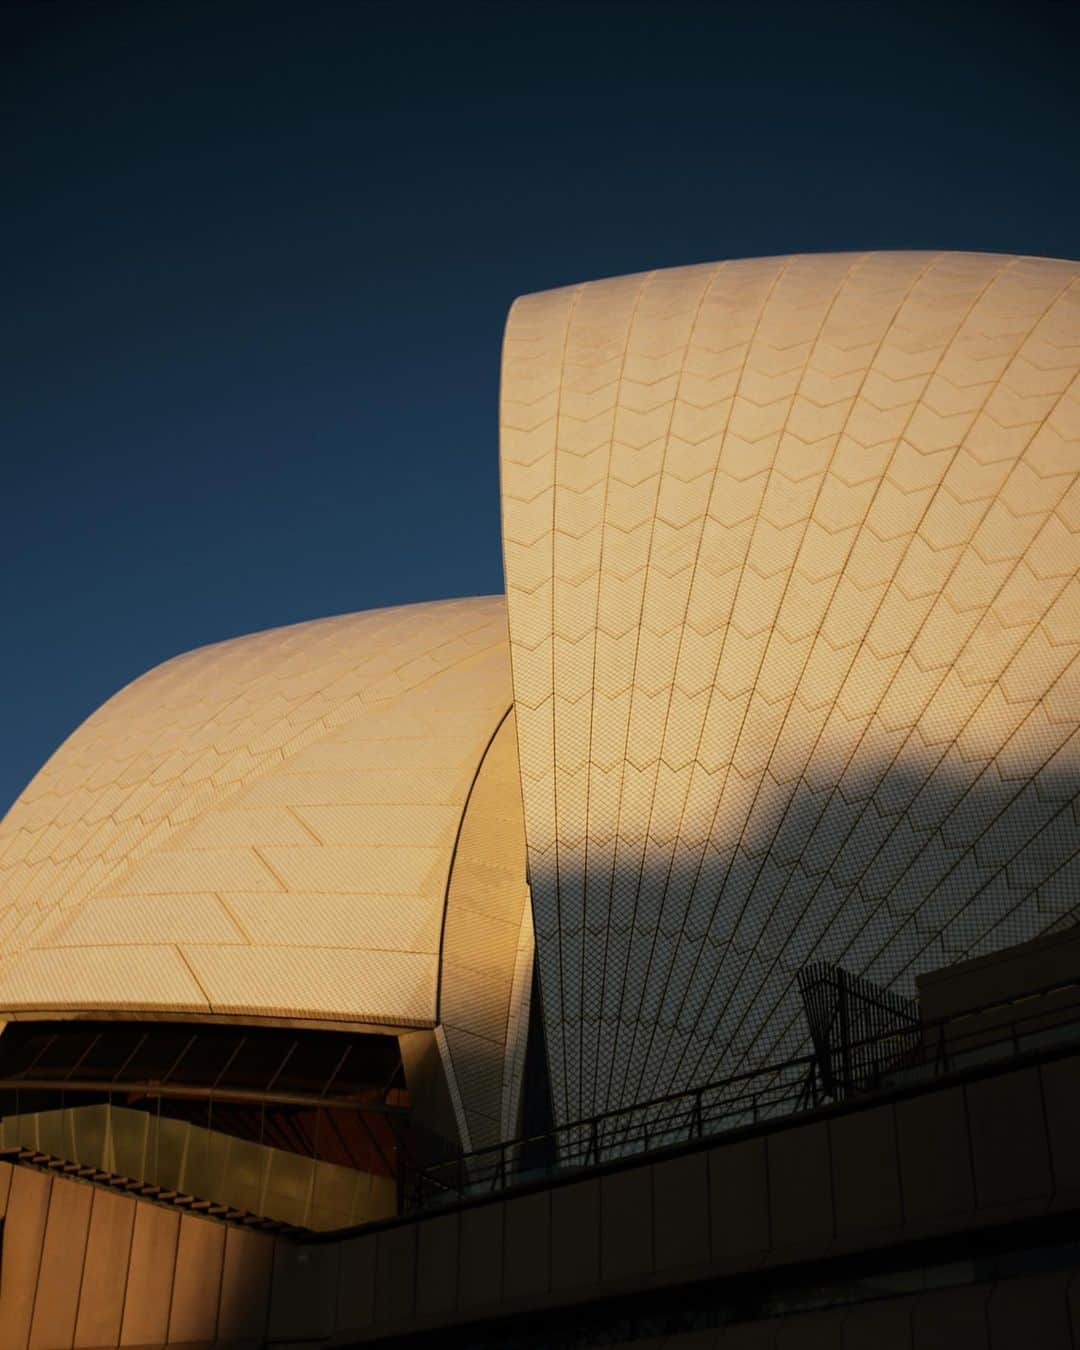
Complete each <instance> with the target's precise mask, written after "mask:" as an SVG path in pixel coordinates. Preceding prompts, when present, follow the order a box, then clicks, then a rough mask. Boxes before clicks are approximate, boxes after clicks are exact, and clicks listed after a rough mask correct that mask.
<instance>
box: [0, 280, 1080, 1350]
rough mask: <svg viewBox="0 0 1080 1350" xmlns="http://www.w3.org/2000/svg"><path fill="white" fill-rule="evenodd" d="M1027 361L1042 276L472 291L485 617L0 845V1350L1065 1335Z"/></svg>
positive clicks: (1059, 703)
mask: <svg viewBox="0 0 1080 1350" xmlns="http://www.w3.org/2000/svg"><path fill="white" fill-rule="evenodd" d="M1078 376H1080V264H1078V263H1073V262H1063V261H1054V260H1047V259H1041V258H1028V257H1005V256H996V255H983V254H956V253H939V254H931V253H866V254H843V255H818V256H793V257H786V258H767V259H752V260H743V261H730V262H724V263H718V264H715V265H709V266H694V267H686V268H679V269H673V270H668V271H658V272H652V273H648V274H642V275H637V276H629V277H619V278H615V279H611V280H606V281H599V282H593V283H589V284H584V285H579V286H571V287H567V288H565V289H562V290H556V291H551V292H547V293H544V294H540V295H531V296H526V297H524V298H523V299H520V300H518V301H517V302H516V303H515V305H514V306H513V308H512V310H511V312H510V316H509V319H508V321H507V326H506V333H505V341H504V348H503V367H502V389H501V411H500V463H501V500H502V540H503V559H504V571H505V590H506V594H505V598H504V597H503V596H491V597H482V598H471V599H461V600H449V601H439V602H434V603H421V604H414V605H407V606H402V607H400V608H395V609H387V610H379V611H374V612H368V613H358V614H349V615H342V616H339V617H334V618H328V619H321V620H316V621H314V622H311V623H303V624H298V625H296V626H293V627H289V628H282V629H276V630H273V631H271V632H266V633H259V634H255V635H253V636H250V637H244V638H238V639H235V640H232V641H227V642H222V643H219V644H217V645H214V646H210V647H205V648H202V649H200V650H197V651H194V652H190V653H187V654H185V655H182V656H178V657H176V658H175V659H174V660H171V661H168V662H166V663H165V664H164V665H162V666H159V667H158V668H156V669H154V670H151V671H149V672H148V673H147V674H145V675H143V676H141V677H140V678H139V679H136V680H135V681H134V683H132V684H130V685H128V686H127V687H126V688H124V689H122V690H121V691H120V692H119V693H117V694H116V695H115V696H114V697H113V698H112V699H110V700H109V701H108V702H107V703H106V704H104V706H103V707H101V708H100V709H99V710H98V711H97V712H96V713H94V714H93V716H91V717H90V718H89V719H88V720H87V721H86V722H85V723H84V724H83V725H82V726H81V727H79V728H78V729H77V730H76V731H75V732H74V734H73V735H72V736H71V737H70V738H69V739H68V740H67V741H66V742H65V743H64V744H63V745H62V746H61V747H60V748H59V749H58V750H57V751H56V753H55V754H54V755H53V756H52V758H51V759H50V760H49V761H48V762H47V763H46V764H45V765H44V767H43V768H42V769H41V771H40V772H39V773H38V775H37V776H36V777H35V778H34V779H33V781H32V782H31V783H30V784H29V785H28V787H27V788H26V789H25V791H24V792H23V794H22V795H21V797H20V798H19V799H18V801H17V802H16V803H15V805H14V806H13V807H12V809H11V811H10V812H9V814H8V815H7V817H6V818H5V819H4V820H3V822H2V823H0V1020H2V1021H3V1022H4V1024H5V1025H4V1028H3V1031H2V1034H0V1116H2V1123H0V1147H2V1151H0V1215H2V1216H3V1228H2V1233H0V1242H2V1247H0V1347H2V1350H75V1348H76V1347H80V1348H81V1350H105V1347H119V1346H130V1347H151V1346H153V1347H158V1346H161V1347H164V1346H166V1345H168V1346H181V1345H185V1346H189V1347H194V1346H201V1347H210V1346H217V1347H235V1348H236V1350H239V1348H240V1347H256V1346H263V1345H269V1346H278V1347H282V1348H284V1347H295V1346H300V1345H303V1346H306V1347H312V1346H327V1347H330V1346H348V1345H361V1344H378V1343H383V1342H385V1343H387V1344H390V1343H392V1344H394V1345H395V1346H401V1347H405V1346H412V1345H420V1344H421V1343H423V1344H428V1343H430V1342H431V1341H432V1339H433V1338H434V1341H435V1343H436V1344H439V1343H445V1344H446V1345H461V1346H466V1345H468V1346H491V1347H494V1346H513V1345H521V1346H545V1347H547V1346H551V1347H563V1346H565V1347H575V1346H579V1345H580V1346H585V1345H596V1344H613V1345H614V1344H618V1345H628V1346H629V1345H638V1346H640V1347H642V1350H645V1347H660V1346H670V1347H672V1350H692V1348H696V1347H704V1346H716V1347H731V1348H732V1350H733V1348H734V1347H742V1346H747V1347H749V1346H751V1345H752V1346H760V1347H764V1346H769V1347H777V1350H779V1348H780V1347H795V1346H800V1347H810V1346H837V1347H844V1348H846V1350H855V1348H856V1347H871V1346H873V1347H874V1350H881V1348H882V1347H884V1346H886V1345H887V1346H889V1347H892V1346H897V1347H904V1350H908V1347H910V1348H911V1350H915V1347H921V1346H930V1345H949V1346H955V1347H967V1346H979V1347H991V1346H992V1347H1002V1346H1006V1347H1007V1346H1014V1345H1021V1344H1023V1345H1032V1346H1040V1347H1042V1346H1045V1347H1058V1346H1060V1347H1073V1346H1076V1345H1080V1247H1078V1246H1077V1234H1078V1233H1080V927H1078V926H1077V923H1078V920H1080V378H1078ZM495 528H496V522H494V521H492V529H493V530H494V529H495ZM311 605H312V608H313V609H316V610H317V609H318V607H319V597H318V596H312V597H311Z"/></svg>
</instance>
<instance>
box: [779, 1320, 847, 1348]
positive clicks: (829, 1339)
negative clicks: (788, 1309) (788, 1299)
mask: <svg viewBox="0 0 1080 1350" xmlns="http://www.w3.org/2000/svg"><path fill="white" fill-rule="evenodd" d="M843 1334H844V1315H843V1313H842V1312H839V1311H835V1312H811V1313H802V1314H800V1315H799V1316H796V1317H789V1318H785V1319H784V1320H783V1322H781V1324H780V1326H779V1327H778V1328H777V1330H776V1342H775V1344H776V1350H837V1347H839V1346H840V1345H842V1344H843V1341H842V1339H841V1338H842V1336H843Z"/></svg>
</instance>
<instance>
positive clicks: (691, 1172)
mask: <svg viewBox="0 0 1080 1350" xmlns="http://www.w3.org/2000/svg"><path fill="white" fill-rule="evenodd" d="M653 1205H654V1209H655V1215H654V1223H655V1225H656V1232H655V1237H654V1242H655V1251H656V1269H657V1270H677V1269H679V1268H681V1267H684V1266H696V1265H700V1264H702V1263H703V1262H705V1261H708V1259H709V1171H708V1162H707V1160H706V1157H705V1154H704V1153H688V1154H686V1155H685V1156H683V1157H681V1158H670V1159H668V1161H667V1162H660V1163H656V1164H655V1165H654V1166H653Z"/></svg>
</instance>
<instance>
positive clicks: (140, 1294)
mask: <svg viewBox="0 0 1080 1350" xmlns="http://www.w3.org/2000/svg"><path fill="white" fill-rule="evenodd" d="M179 1232H180V1214H179V1211H177V1210H170V1209H166V1208H165V1207H164V1206H163V1205H154V1204H151V1203H150V1202H149V1201H148V1200H142V1201H136V1204H135V1227H134V1231H133V1233H132V1235H131V1260H130V1263H129V1266H128V1279H127V1291H126V1292H125V1295H124V1318H123V1321H122V1323H121V1327H120V1344H121V1345H138V1346H143V1345H162V1344H164V1342H165V1338H166V1336H167V1335H168V1333H169V1304H170V1302H171V1299H172V1283H173V1272H174V1270H175V1269H176V1239H177V1236H178V1235H179Z"/></svg>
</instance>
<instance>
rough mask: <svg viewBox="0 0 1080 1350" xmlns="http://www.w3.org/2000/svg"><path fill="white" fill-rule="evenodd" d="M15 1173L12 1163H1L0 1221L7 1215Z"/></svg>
mask: <svg viewBox="0 0 1080 1350" xmlns="http://www.w3.org/2000/svg"><path fill="white" fill-rule="evenodd" d="M14 1171H15V1168H14V1167H13V1166H12V1165H11V1163H0V1219H2V1218H3V1217H4V1215H5V1214H6V1213H7V1201H8V1192H9V1191H10V1190H11V1174H12V1172H14Z"/></svg>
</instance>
